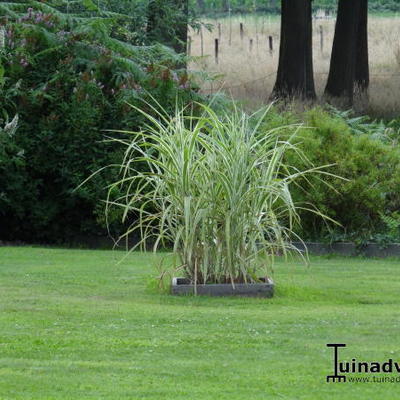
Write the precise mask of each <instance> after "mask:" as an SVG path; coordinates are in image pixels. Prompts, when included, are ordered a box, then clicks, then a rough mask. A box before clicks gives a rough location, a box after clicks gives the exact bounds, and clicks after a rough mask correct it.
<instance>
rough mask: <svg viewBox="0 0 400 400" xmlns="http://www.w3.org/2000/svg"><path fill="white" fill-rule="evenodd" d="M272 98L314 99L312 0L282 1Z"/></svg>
mask: <svg viewBox="0 0 400 400" xmlns="http://www.w3.org/2000/svg"><path fill="white" fill-rule="evenodd" d="M272 97H273V98H285V97H301V98H303V99H306V98H307V99H313V98H315V97H316V95H315V86H314V73H313V61H312V10H311V0H282V22H281V43H280V49H279V66H278V75H277V79H276V83H275V86H274V90H273V93H272Z"/></svg>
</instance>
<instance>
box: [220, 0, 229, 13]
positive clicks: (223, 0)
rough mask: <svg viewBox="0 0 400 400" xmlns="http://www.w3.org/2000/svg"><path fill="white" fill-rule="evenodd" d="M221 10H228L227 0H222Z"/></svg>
mask: <svg viewBox="0 0 400 400" xmlns="http://www.w3.org/2000/svg"><path fill="white" fill-rule="evenodd" d="M222 11H224V12H228V11H229V0H222Z"/></svg>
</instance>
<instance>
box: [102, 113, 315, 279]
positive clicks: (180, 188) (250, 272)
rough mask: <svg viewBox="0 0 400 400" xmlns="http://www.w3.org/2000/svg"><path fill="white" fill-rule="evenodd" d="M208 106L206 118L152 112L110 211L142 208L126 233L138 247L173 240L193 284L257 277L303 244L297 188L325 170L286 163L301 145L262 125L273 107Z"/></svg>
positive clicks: (133, 145) (136, 137)
mask: <svg viewBox="0 0 400 400" xmlns="http://www.w3.org/2000/svg"><path fill="white" fill-rule="evenodd" d="M200 108H201V112H202V113H201V116H200V117H195V116H186V115H185V113H184V111H179V112H176V114H175V115H174V116H173V117H167V116H164V115H163V114H162V113H159V114H158V115H157V117H152V116H150V115H147V114H145V113H143V114H144V115H145V116H146V118H147V125H146V128H145V129H144V130H143V131H141V132H136V133H132V135H133V137H132V138H131V140H129V141H127V142H126V143H125V144H126V145H127V149H126V153H125V158H124V161H123V165H122V168H121V173H122V177H121V179H120V180H119V181H118V182H116V183H115V184H113V185H112V186H111V187H110V193H112V192H113V191H114V189H115V188H116V187H118V191H121V190H122V192H123V193H124V196H123V197H120V198H118V199H116V200H115V199H114V200H113V201H111V200H109V203H108V208H110V207H111V206H112V205H118V206H122V207H123V208H124V218H125V219H126V218H127V217H128V215H129V214H130V213H134V217H135V221H136V222H134V223H133V225H132V226H131V227H130V228H129V230H128V231H127V232H126V234H125V236H127V235H129V234H132V233H134V232H136V233H139V234H140V237H141V239H140V242H139V243H138V245H137V246H139V245H142V246H146V244H148V243H149V241H151V243H152V245H153V248H154V250H157V249H158V248H159V247H160V246H161V245H163V246H164V245H170V246H171V247H172V248H173V251H174V253H175V254H177V255H178V256H179V259H180V267H181V270H182V271H183V273H184V275H185V277H186V278H188V279H190V281H191V282H192V283H193V284H194V285H199V284H207V283H231V284H232V285H234V284H235V283H254V282H258V281H259V278H260V277H266V276H268V274H269V268H270V267H271V266H272V263H273V260H274V256H275V255H277V254H284V255H285V254H287V253H288V252H290V251H293V250H294V251H295V250H296V249H295V248H294V247H293V246H292V245H291V240H292V239H293V235H294V234H293V227H294V225H295V224H297V223H299V222H300V221H299V217H298V213H297V208H296V205H295V204H294V202H293V199H292V197H291V194H290V187H291V185H292V184H293V183H295V181H296V180H297V179H298V178H299V177H302V176H304V175H305V174H309V173H311V172H314V173H320V172H322V171H321V169H320V168H311V169H308V170H307V171H299V170H297V169H295V168H293V167H291V166H290V165H286V164H285V163H284V161H283V160H284V155H285V153H286V152H288V151H295V152H299V151H298V149H297V148H296V146H295V145H293V144H292V143H291V142H292V139H293V137H290V138H289V139H288V140H282V139H281V137H283V135H280V133H279V130H276V129H275V130H271V131H268V132H265V131H262V130H261V129H259V128H260V124H261V123H262V122H263V120H264V117H265V113H263V114H262V115H260V114H255V115H253V116H248V115H246V114H244V113H242V112H240V111H239V110H236V111H235V112H233V113H232V114H228V113H226V114H224V115H222V116H221V115H217V114H216V113H215V112H214V111H213V110H212V109H211V108H209V107H208V106H204V105H201V106H200ZM138 111H140V110H138ZM266 112H268V110H267V111H266ZM292 128H293V127H292ZM298 129H299V128H294V129H292V130H293V131H294V133H293V135H292V136H295V135H296V132H297V130H298ZM143 163H145V164H147V171H148V172H143ZM139 166H140V167H139Z"/></svg>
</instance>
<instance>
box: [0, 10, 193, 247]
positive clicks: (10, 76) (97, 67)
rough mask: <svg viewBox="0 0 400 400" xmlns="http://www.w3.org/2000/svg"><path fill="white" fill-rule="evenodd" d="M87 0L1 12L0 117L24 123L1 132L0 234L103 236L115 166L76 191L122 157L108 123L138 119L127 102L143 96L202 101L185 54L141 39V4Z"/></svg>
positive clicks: (167, 103)
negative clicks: (102, 8) (103, 9)
mask: <svg viewBox="0 0 400 400" xmlns="http://www.w3.org/2000/svg"><path fill="white" fill-rule="evenodd" d="M84 3H85V4H86V9H85V8H83V7H82V6H81V7H79V9H78V10H75V11H76V12H75V13H74V10H73V9H69V10H68V13H66V9H65V7H64V6H63V5H62V4H61V6H59V7H57V8H51V7H49V6H48V5H45V4H42V3H38V2H29V4H26V3H14V4H11V5H8V6H7V7H8V8H7V12H8V17H3V18H2V19H1V20H0V21H1V22H0V29H1V32H2V33H1V34H2V40H1V46H0V118H1V119H2V120H3V122H4V123H5V122H6V121H7V120H8V119H11V118H12V117H13V116H14V115H15V114H18V115H19V121H20V122H19V126H18V130H17V132H16V133H15V134H14V135H13V136H10V135H5V134H3V135H2V137H1V143H2V150H1V152H0V237H1V238H2V239H5V240H15V239H20V240H26V241H35V242H36V241H45V242H54V241H56V242H63V241H70V240H72V239H73V238H74V237H76V236H77V235H88V234H104V233H105V227H104V226H105V224H104V207H103V204H102V203H101V199H102V198H105V187H106V186H107V184H108V183H110V182H112V181H113V176H114V175H115V173H116V171H114V170H113V169H106V170H104V171H103V172H102V173H101V174H98V175H97V176H96V177H95V178H94V179H92V180H91V181H90V182H88V184H86V185H85V186H83V187H80V188H79V189H78V190H74V189H75V188H76V187H77V186H78V185H79V184H80V183H81V182H82V181H83V180H84V179H86V178H87V177H88V176H89V175H90V174H92V173H93V172H95V171H97V170H98V169H100V168H102V167H104V166H107V165H109V164H113V163H116V162H117V161H118V162H119V161H120V159H121V157H122V153H121V150H120V149H119V147H118V146H116V145H115V144H114V145H112V146H111V145H109V144H108V143H107V142H104V139H105V136H106V132H105V130H107V129H127V128H129V129H131V130H132V129H137V128H138V127H139V126H140V125H141V124H142V117H141V116H140V114H139V113H137V112H135V111H134V110H132V108H131V107H129V106H128V105H127V102H129V103H131V104H134V105H138V106H140V107H142V108H144V109H146V108H148V106H146V105H145V102H152V101H159V102H160V103H161V105H162V106H163V107H164V108H165V109H166V110H174V109H175V107H176V101H177V99H179V102H181V103H182V104H189V103H191V102H192V101H193V100H196V99H197V100H198V99H200V96H199V95H198V94H197V89H196V88H195V87H193V86H191V83H189V81H188V77H187V74H186V71H185V70H182V69H179V67H177V65H182V58H181V57H179V56H178V55H176V54H175V53H174V52H173V51H172V50H170V49H169V48H167V47H164V46H162V45H159V44H156V45H153V46H147V45H144V44H143V37H142V36H141V35H142V34H143V30H141V29H139V28H137V26H136V25H135V24H137V23H138V21H140V14H138V15H136V14H135V10H136V6H137V5H135V7H134V8H135V10H134V9H132V10H130V9H129V7H127V9H128V11H129V12H132V14H133V15H135V18H134V19H131V18H130V17H129V16H126V15H119V14H115V13H116V12H119V11H122V10H126V9H125V8H124V7H125V5H122V3H121V2H118V5H117V4H116V2H109V3H110V4H112V5H114V6H118V7H120V8H115V9H114V10H113V11H112V12H107V13H103V14H99V13H98V12H97V11H96V9H95V8H93V7H92V3H91V2H84ZM129 3H130V4H132V2H126V4H129ZM133 3H134V2H133ZM31 4H34V8H32V7H29V5H31ZM132 7H133V6H132ZM2 9H3V10H5V9H6V8H5V4H3V5H2ZM91 13H97V14H96V15H97V16H96V17H93V16H91V15H90V14H91ZM142 17H143V18H144V16H143V15H142ZM147 111H148V112H151V109H150V108H148V110H147ZM112 135H113V136H114V137H115V135H116V134H112ZM17 154H19V156H18V157H17V156H16V155H17ZM114 220H115V221H116V220H117V216H115V218H114ZM111 222H113V220H111ZM117 225H118V224H115V225H114V228H115V229H118V226H117Z"/></svg>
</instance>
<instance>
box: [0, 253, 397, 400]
mask: <svg viewBox="0 0 400 400" xmlns="http://www.w3.org/2000/svg"><path fill="white" fill-rule="evenodd" d="M122 255H123V253H121V252H110V251H85V250H62V249H41V248H0V399H2V400H3V399H7V400H8V399H35V400H43V399H46V400H47V399H96V400H97V399H151V400H155V399H171V400H175V399H182V400H188V399H195V400H201V399H210V400H223V399H229V400H235V399H241V400H242V399H243V400H256V399H260V400H261V399H262V400H265V399H275V398H276V399H390V400H393V399H395V398H398V392H399V388H400V386H399V385H400V383H397V384H396V383H381V384H378V383H370V384H361V383H359V384H356V383H344V384H327V383H325V376H326V375H327V374H328V373H330V372H331V358H332V356H331V351H330V350H329V349H328V348H326V346H325V345H326V343H329V342H344V343H347V346H348V347H347V349H345V350H343V351H342V354H343V358H346V359H347V360H349V359H351V358H352V357H356V358H358V359H359V360H370V361H375V360H378V361H384V360H386V359H387V358H393V359H394V360H395V361H398V360H399V358H400V347H399V344H400V342H399V331H400V307H399V305H400V300H399V288H400V274H399V270H400V262H399V260H385V261H381V260H363V259H346V258H331V259H329V258H315V259H313V262H312V266H311V267H310V268H308V269H307V268H305V267H303V266H301V265H298V266H296V265H295V263H291V264H290V265H289V264H285V263H283V262H280V263H279V264H278V265H277V267H276V270H275V275H274V278H275V281H276V283H277V293H276V297H275V298H274V299H271V300H265V299H236V298H194V297H184V298H178V297H172V296H169V295H167V294H163V293H160V292H158V291H157V290H156V289H155V285H154V281H153V280H152V276H153V275H155V271H154V269H152V268H151V265H152V264H153V262H154V261H155V256H152V255H148V254H146V255H144V254H134V255H132V256H130V257H129V258H127V259H126V261H124V262H123V263H121V264H119V265H116V262H117V261H118V260H119V259H120V258H121V256H122ZM364 376H365V375H364Z"/></svg>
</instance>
